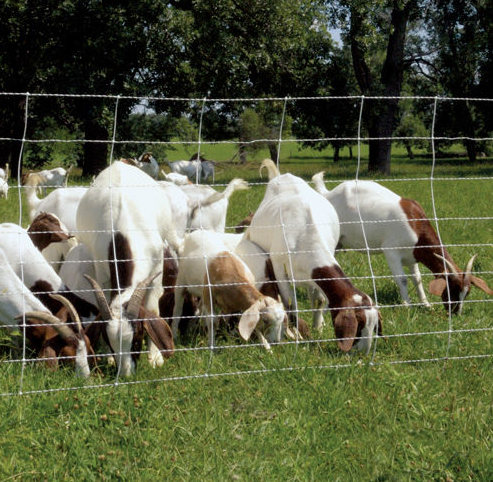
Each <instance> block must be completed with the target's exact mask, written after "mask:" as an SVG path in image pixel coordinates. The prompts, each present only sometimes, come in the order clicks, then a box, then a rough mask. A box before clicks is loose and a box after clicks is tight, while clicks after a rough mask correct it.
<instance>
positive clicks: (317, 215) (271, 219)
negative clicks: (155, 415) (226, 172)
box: [0, 153, 493, 377]
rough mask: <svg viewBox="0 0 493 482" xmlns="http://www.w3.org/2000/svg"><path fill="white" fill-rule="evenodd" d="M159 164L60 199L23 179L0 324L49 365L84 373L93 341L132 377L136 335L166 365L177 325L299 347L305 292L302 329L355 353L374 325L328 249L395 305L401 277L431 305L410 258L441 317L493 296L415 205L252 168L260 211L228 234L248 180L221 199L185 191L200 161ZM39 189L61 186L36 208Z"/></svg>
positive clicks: (1, 242)
mask: <svg viewBox="0 0 493 482" xmlns="http://www.w3.org/2000/svg"><path fill="white" fill-rule="evenodd" d="M169 167H170V170H171V172H170V173H169V174H166V173H164V171H161V170H160V167H159V164H158V163H157V162H156V160H155V159H154V157H152V155H151V154H149V153H146V154H143V155H142V156H141V157H140V158H139V159H121V160H120V161H116V162H113V163H112V164H111V165H110V166H109V167H107V168H106V169H104V170H103V171H102V172H101V173H100V174H99V175H98V176H97V177H95V178H94V179H93V182H92V183H91V185H90V186H89V187H70V188H68V187H67V176H68V172H67V171H65V170H64V169H62V168H56V169H53V170H51V171H41V172H39V173H31V174H29V175H28V176H26V178H25V179H23V183H24V189H25V191H26V198H27V204H28V208H29V218H30V221H31V224H30V226H29V227H28V229H24V228H22V227H21V226H18V225H16V224H12V223H3V224H0V322H1V323H2V324H3V325H4V326H6V327H7V328H8V329H10V331H21V333H22V334H23V335H24V336H25V339H26V340H27V341H28V342H29V345H30V347H31V348H32V349H33V350H34V351H35V353H36V356H37V357H39V358H43V359H45V360H46V363H47V364H48V365H49V366H50V367H52V368H56V367H57V366H58V363H59V361H70V362H72V363H75V372H76V373H77V374H78V375H80V376H84V377H87V376H89V374H90V372H91V367H92V366H93V365H94V364H95V362H96V359H97V357H96V353H95V352H96V351H97V347H98V344H99V343H103V342H104V343H106V344H107V345H108V347H109V352H111V354H112V355H111V356H112V357H113V359H114V361H115V363H116V366H117V369H118V373H119V374H121V375H122V376H129V375H131V374H133V373H134V372H135V369H136V364H137V360H138V358H139V355H140V353H141V351H142V346H143V340H144V338H146V343H147V353H148V358H149V361H150V363H151V364H152V365H153V366H159V365H161V364H163V362H164V360H163V357H165V358H168V357H170V356H171V355H172V354H173V352H174V343H175V341H176V340H177V339H178V338H179V337H180V332H181V330H180V325H182V326H183V325H186V324H187V323H186V322H189V321H190V319H194V318H195V319H197V318H199V319H201V320H203V322H204V326H205V328H206V330H207V333H208V343H209V346H211V347H213V346H214V345H215V333H216V331H217V328H218V324H219V323H222V324H224V325H227V326H229V327H231V326H233V330H234V332H235V333H238V334H239V335H240V336H241V338H243V339H244V340H249V339H250V338H251V337H252V335H255V336H256V338H257V339H258V340H259V341H260V343H261V344H262V345H263V346H264V347H265V348H266V349H268V350H271V344H278V343H280V342H281V341H282V340H283V339H284V338H285V337H287V338H290V339H294V340H296V339H301V338H303V337H308V336H310V330H309V329H308V326H307V324H306V322H305V321H304V320H303V319H302V318H301V317H299V316H298V313H299V310H297V304H296V289H297V288H298V287H305V288H307V290H308V295H309V299H310V302H311V308H312V312H313V325H312V330H314V331H318V330H320V329H321V328H322V326H323V323H324V312H325V311H326V310H329V311H330V315H331V318H332V323H333V327H334V332H335V338H336V339H337V344H338V347H339V348H340V349H341V350H342V351H343V352H349V351H359V350H362V351H363V352H365V353H368V352H369V350H370V347H371V344H372V339H373V337H374V336H375V334H381V333H382V322H381V316H380V313H379V310H378V307H377V306H376V305H375V304H374V302H373V301H372V299H371V298H370V296H368V295H367V294H366V293H364V292H362V291H361V290H359V289H358V288H357V287H356V286H355V285H354V284H353V283H352V281H351V280H350V279H349V278H348V277H347V276H346V275H345V273H344V271H343V269H342V267H341V266H340V265H339V263H338V261H337V260H336V257H335V251H336V247H343V248H353V249H358V250H361V251H363V252H365V253H366V252H367V250H370V253H371V254H373V253H383V254H384V255H385V257H386V260H387V263H388V265H389V267H390V270H391V272H392V275H393V277H394V279H395V281H396V283H397V285H398V287H399V290H400V295H401V298H402V301H403V303H404V304H409V303H410V298H409V294H408V290H407V276H406V275H405V272H404V266H407V267H409V269H410V273H411V280H412V281H413V283H414V284H415V286H416V289H417V293H418V296H419V298H420V302H421V303H422V304H423V305H426V306H429V302H428V300H427V298H426V294H425V290H424V288H423V284H422V280H421V275H420V271H419V268H418V263H422V264H424V265H425V266H426V267H427V268H428V269H429V270H430V271H431V272H432V273H433V275H434V279H433V280H432V281H431V283H430V284H429V291H430V292H431V293H432V294H434V295H437V296H441V298H442V300H443V304H444V306H445V308H446V309H447V310H450V312H451V313H460V312H461V310H462V306H463V303H464V300H465V298H466V296H467V294H468V293H469V291H470V289H471V286H472V285H474V286H476V287H477V288H479V289H481V290H483V291H484V292H486V293H487V294H488V295H492V294H493V291H492V290H491V289H490V288H489V287H488V285H487V284H486V282H485V281H484V280H482V279H481V278H479V277H477V276H474V275H473V273H472V268H473V263H474V259H475V257H476V255H474V256H472V258H471V259H470V260H469V262H468V263H467V266H466V268H465V270H464V271H462V270H461V269H460V268H459V267H458V266H457V265H456V264H455V263H454V261H453V260H452V258H451V257H450V255H449V253H448V252H447V249H446V248H445V247H444V246H443V245H442V244H441V243H440V240H439V238H438V236H437V234H436V232H435V231H434V229H433V227H432V225H431V223H430V222H429V220H428V219H427V217H426V214H425V213H424V211H423V209H422V207H421V206H420V205H419V204H418V203H417V202H416V201H414V200H411V199H404V198H401V197H400V196H399V195H397V194H395V193H394V192H392V191H390V190H389V189H387V188H384V187H382V186H381V185H379V184H378V183H376V182H372V181H347V182H343V183H341V184H340V185H338V186H337V187H336V188H334V189H332V190H330V191H329V190H327V189H326V187H325V184H324V181H323V173H319V174H316V175H315V176H313V179H312V181H313V184H314V188H312V187H311V186H310V185H309V184H308V183H307V182H306V181H304V180H303V179H301V178H300V177H297V176H294V175H292V174H289V173H287V174H281V173H280V172H279V171H278V169H277V167H276V165H275V164H274V163H273V162H272V161H271V160H269V159H265V160H264V161H263V162H262V164H261V167H260V171H261V173H262V170H263V169H266V170H267V173H268V177H269V182H268V184H267V188H266V191H265V195H264V197H263V199H262V201H261V203H260V205H259V206H258V208H257V210H256V211H255V212H254V213H250V215H249V216H247V218H245V220H244V221H243V222H242V223H241V225H240V226H239V227H238V229H237V232H236V233H225V227H226V212H227V208H228V202H229V198H230V196H231V195H232V194H233V192H234V191H236V190H241V189H247V188H248V185H247V183H246V182H245V181H244V180H241V179H233V180H232V181H231V182H230V183H229V184H228V185H227V187H226V188H225V189H224V190H223V191H221V192H218V191H216V190H215V189H213V188H212V187H210V186H208V185H204V184H199V183H196V182H195V183H193V181H197V180H200V181H205V180H208V179H214V163H213V162H211V161H204V160H201V159H199V158H195V159H192V160H190V161H177V162H174V163H169ZM160 174H162V176H164V178H165V179H166V180H165V181H162V180H158V177H159V175H160ZM7 181H8V168H7V169H5V170H0V194H2V195H3V196H5V197H6V196H7V193H8V182H7ZM42 186H48V187H58V189H55V190H52V191H51V192H50V193H49V194H48V195H45V196H44V197H41V198H40V197H39V188H40V187H42ZM243 231H244V232H243ZM168 322H170V323H168ZM100 339H102V340H103V341H101V340H100ZM106 352H108V350H106ZM101 356H103V355H100V354H98V357H101Z"/></svg>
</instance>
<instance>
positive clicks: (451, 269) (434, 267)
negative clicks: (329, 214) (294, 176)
mask: <svg viewBox="0 0 493 482" xmlns="http://www.w3.org/2000/svg"><path fill="white" fill-rule="evenodd" d="M312 179H313V181H314V183H315V187H316V189H317V190H318V192H320V193H321V194H322V195H323V196H324V197H325V198H326V199H327V200H328V201H330V203H331V204H332V205H333V206H334V208H335V210H336V211H337V215H338V216H339V221H340V223H341V235H340V238H339V244H340V245H341V246H342V247H343V248H352V249H359V250H362V251H365V250H366V249H367V248H368V249H369V250H370V254H377V253H383V254H384V255H385V258H386V259H387V263H388V265H389V267H390V271H391V272H392V275H393V276H394V279H395V282H396V283H397V286H398V287H399V290H400V294H401V298H402V300H403V302H404V304H409V303H410V302H411V301H410V298H409V294H408V291H407V277H406V274H405V272H404V268H403V266H408V267H409V268H410V270H411V279H412V280H413V282H414V284H415V286H416V289H417V292H418V295H419V298H420V301H421V303H423V304H424V305H426V306H429V303H428V300H427V299H426V294H425V291H424V289H423V284H422V281H421V273H420V272H419V267H418V263H422V264H424V265H425V266H426V267H427V268H428V269H429V270H430V271H431V272H432V273H433V275H434V277H435V279H434V280H433V281H431V283H430V284H429V290H430V292H431V293H432V294H434V295H437V296H441V298H442V300H443V304H444V307H445V309H446V310H449V309H450V310H451V312H452V313H460V312H461V310H462V306H463V303H464V300H465V298H466V296H467V295H468V293H469V291H470V289H471V286H472V285H474V286H476V287H477V288H479V289H481V290H483V291H484V292H485V293H487V294H488V295H492V294H493V291H492V290H491V289H490V288H489V287H488V285H487V284H486V282H485V281H484V280H482V279H481V278H479V277H477V276H474V275H473V274H472V268H473V263H474V259H475V258H476V255H474V256H472V257H471V259H470V260H469V261H468V263H467V265H466V268H465V271H461V270H460V269H459V268H458V266H457V265H456V264H455V263H454V261H453V260H452V257H451V256H450V254H449V253H448V251H447V249H446V247H445V246H443V244H442V243H441V242H440V239H439V238H438V235H437V233H436V232H435V230H434V229H433V227H432V225H431V223H430V221H429V220H428V218H427V216H426V213H425V212H424V210H423V208H422V207H421V205H420V204H419V203H418V202H417V201H414V200H413V199H405V198H402V197H400V196H399V195H397V194H396V193H394V192H392V191H391V190H389V189H387V188H385V187H383V186H381V185H380V184H378V183H376V182H373V181H346V182H343V183H342V184H339V185H338V186H337V187H335V188H334V189H332V190H331V191H328V190H327V189H326V188H325V185H324V182H323V172H321V173H318V174H316V175H315V176H313V178H312ZM360 216H361V219H360ZM361 221H363V224H364V232H363V226H362V223H361ZM365 239H366V241H365ZM447 285H448V286H447Z"/></svg>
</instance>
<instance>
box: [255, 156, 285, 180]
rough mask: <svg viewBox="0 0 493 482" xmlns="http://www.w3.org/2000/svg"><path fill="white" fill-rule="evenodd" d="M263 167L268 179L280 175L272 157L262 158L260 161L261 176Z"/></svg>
mask: <svg viewBox="0 0 493 482" xmlns="http://www.w3.org/2000/svg"><path fill="white" fill-rule="evenodd" d="M264 168H265V169H267V176H268V178H269V181H270V180H272V179H274V178H275V177H277V176H280V175H281V173H280V172H279V169H278V168H277V166H276V165H275V164H274V161H273V160H272V159H264V160H263V161H262V164H260V168H259V174H260V177H262V170H263V169H264Z"/></svg>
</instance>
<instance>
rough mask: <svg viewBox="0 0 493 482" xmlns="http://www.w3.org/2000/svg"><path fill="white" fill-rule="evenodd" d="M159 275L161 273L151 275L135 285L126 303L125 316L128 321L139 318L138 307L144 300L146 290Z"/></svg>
mask: <svg viewBox="0 0 493 482" xmlns="http://www.w3.org/2000/svg"><path fill="white" fill-rule="evenodd" d="M160 274H161V271H159V272H157V273H155V274H151V275H150V276H148V277H147V278H146V279H145V280H144V281H141V282H140V283H139V284H138V285H137V287H136V288H135V290H134V292H133V293H132V296H131V297H130V300H129V302H128V307H127V314H128V317H129V318H130V319H136V318H138V317H139V311H140V306H141V305H142V300H143V299H144V298H145V295H146V290H147V288H148V287H149V285H150V284H151V283H152V282H153V281H154V279H155V278H156V277H157V276H159V275H160Z"/></svg>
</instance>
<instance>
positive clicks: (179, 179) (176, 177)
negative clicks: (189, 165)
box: [161, 169, 192, 186]
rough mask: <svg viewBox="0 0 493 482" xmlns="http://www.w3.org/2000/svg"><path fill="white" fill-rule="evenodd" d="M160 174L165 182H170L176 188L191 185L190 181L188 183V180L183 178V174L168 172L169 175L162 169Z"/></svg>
mask: <svg viewBox="0 0 493 482" xmlns="http://www.w3.org/2000/svg"><path fill="white" fill-rule="evenodd" d="M161 174H162V176H163V177H164V179H165V180H166V181H168V182H172V183H173V184H176V185H177V186H184V185H185V184H192V181H190V179H188V177H187V176H185V175H184V174H178V173H177V172H170V173H169V174H166V173H165V172H164V171H163V170H162V169H161Z"/></svg>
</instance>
